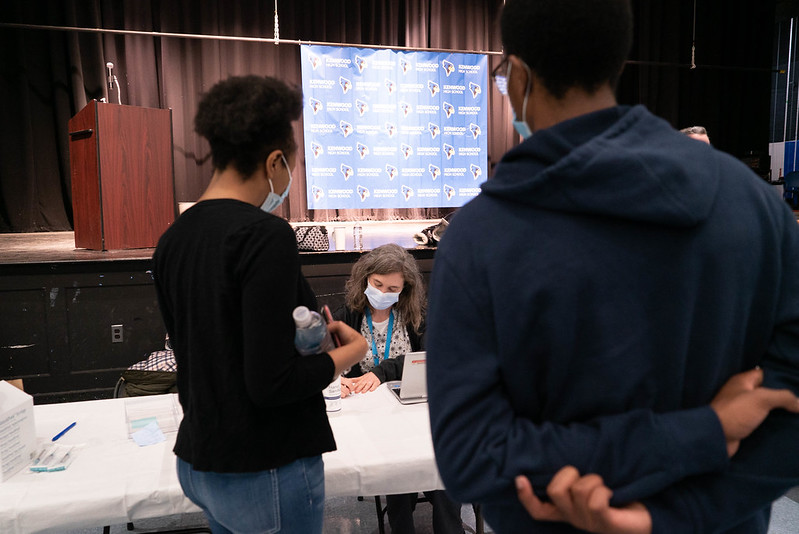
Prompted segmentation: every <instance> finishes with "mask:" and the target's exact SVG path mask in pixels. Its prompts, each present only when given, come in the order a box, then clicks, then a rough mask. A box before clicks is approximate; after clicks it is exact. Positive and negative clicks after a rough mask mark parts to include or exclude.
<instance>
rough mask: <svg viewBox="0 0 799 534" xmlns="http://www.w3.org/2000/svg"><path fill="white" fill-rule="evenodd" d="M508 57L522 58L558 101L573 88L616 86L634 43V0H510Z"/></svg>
mask: <svg viewBox="0 0 799 534" xmlns="http://www.w3.org/2000/svg"><path fill="white" fill-rule="evenodd" d="M500 27H501V31H502V45H503V48H504V50H505V54H506V55H510V54H513V55H516V56H518V57H520V58H521V59H522V60H523V61H524V62H525V63H527V66H529V67H530V69H532V71H533V72H535V73H536V75H537V76H538V77H539V78H541V81H542V83H543V84H544V86H545V87H546V89H547V91H549V92H550V93H551V94H552V95H553V96H554V97H555V98H557V99H562V98H563V97H564V96H565V95H566V91H568V90H569V89H570V88H572V87H580V88H582V89H583V90H585V91H587V92H588V93H590V94H593V93H594V92H596V90H597V89H598V88H599V86H600V85H602V84H603V83H605V82H609V83H610V85H611V87H613V88H615V87H616V82H617V81H618V79H619V76H620V75H621V71H622V68H623V67H624V61H625V60H626V59H627V54H628V53H629V52H630V48H631V46H632V40H633V30H632V28H633V16H632V7H631V6H630V0H507V2H506V3H505V6H504V7H503V9H502V16H501V18H500Z"/></svg>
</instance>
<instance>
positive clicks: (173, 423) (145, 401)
mask: <svg viewBox="0 0 799 534" xmlns="http://www.w3.org/2000/svg"><path fill="white" fill-rule="evenodd" d="M125 417H126V419H127V423H128V433H129V434H130V435H131V436H133V433H134V432H136V431H137V430H139V429H141V428H142V427H144V426H146V425H148V424H150V423H151V422H153V421H155V422H156V423H157V426H158V428H159V429H160V431H161V432H164V433H169V432H177V430H178V426H179V425H180V420H181V419H182V418H183V410H181V408H180V404H178V401H177V395H174V394H173V395H153V396H149V397H147V396H145V397H127V398H126V399H125Z"/></svg>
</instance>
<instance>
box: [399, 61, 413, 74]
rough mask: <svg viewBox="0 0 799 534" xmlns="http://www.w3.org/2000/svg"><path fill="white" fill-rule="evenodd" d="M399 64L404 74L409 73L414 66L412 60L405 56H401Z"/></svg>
mask: <svg viewBox="0 0 799 534" xmlns="http://www.w3.org/2000/svg"><path fill="white" fill-rule="evenodd" d="M399 64H400V68H401V69H402V73H403V74H408V71H409V70H411V69H412V68H413V65H411V63H410V61H408V60H407V59H405V58H400V60H399Z"/></svg>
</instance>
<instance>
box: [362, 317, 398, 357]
mask: <svg viewBox="0 0 799 534" xmlns="http://www.w3.org/2000/svg"><path fill="white" fill-rule="evenodd" d="M366 324H367V325H369V335H371V336H372V355H373V357H374V360H375V367H377V366H378V365H380V356H378V354H377V343H375V331H374V328H373V327H372V310H370V309H369V307H368V306H367V308H366ZM393 330H394V312H393V311H390V312H388V331H387V332H386V351H385V354H384V355H383V360H384V361H385V360H387V359H388V349H389V347H390V346H391V332H392V331H393Z"/></svg>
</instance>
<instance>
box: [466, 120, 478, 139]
mask: <svg viewBox="0 0 799 534" xmlns="http://www.w3.org/2000/svg"><path fill="white" fill-rule="evenodd" d="M469 131H470V132H472V137H474V138H475V139H477V138H478V137H479V136H480V133H481V131H480V126H478V125H477V124H475V123H473V122H470V123H469Z"/></svg>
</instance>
